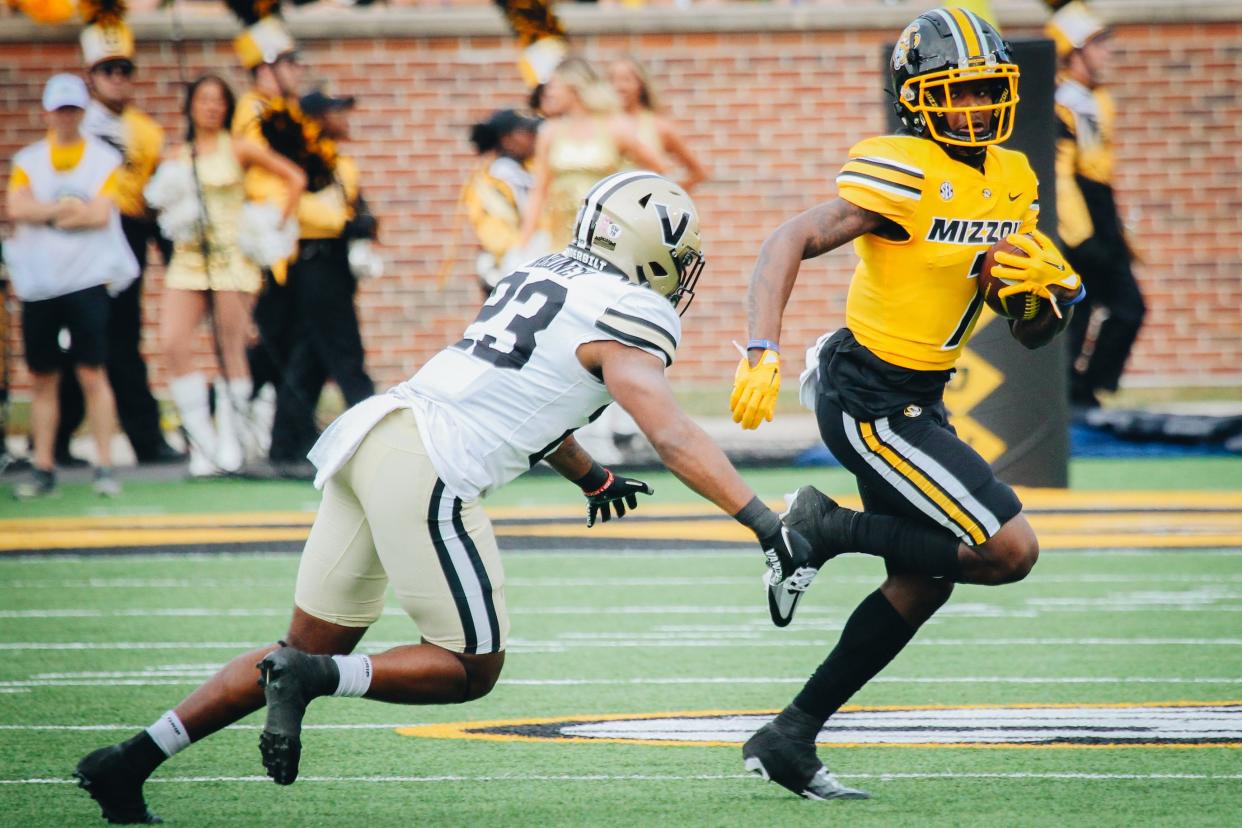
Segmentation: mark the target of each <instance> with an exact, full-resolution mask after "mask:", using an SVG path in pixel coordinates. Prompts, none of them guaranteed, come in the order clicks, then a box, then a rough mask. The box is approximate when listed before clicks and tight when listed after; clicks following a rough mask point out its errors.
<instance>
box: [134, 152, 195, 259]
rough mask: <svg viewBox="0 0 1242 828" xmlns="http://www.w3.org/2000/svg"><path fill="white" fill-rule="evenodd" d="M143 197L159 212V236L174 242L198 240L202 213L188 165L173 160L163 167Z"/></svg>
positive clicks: (147, 187) (143, 192)
mask: <svg viewBox="0 0 1242 828" xmlns="http://www.w3.org/2000/svg"><path fill="white" fill-rule="evenodd" d="M142 194H143V195H144V196H145V197H146V200H147V204H149V205H151V207H152V208H153V209H155V210H158V211H159V217H158V222H159V225H160V232H162V233H163V234H164V236H165V237H166V238H168V239H171V240H173V241H191V240H193V239H196V238H198V236H199V233H200V229H199V220H200V218H201V215H202V209H201V207H200V205H199V201H198V192H197V188H196V187H195V185H194V174H193V173H192V172H191V170H190V165H189V163H187V162H186V161H184V160H182V159H172V160H169V161H165V162H164V163H163V164H160V166H159V169H157V170H156V171H155V175H153V176H151V180H150V181H148V182H147V186H146V187H145V188H144V189H143V191H142Z"/></svg>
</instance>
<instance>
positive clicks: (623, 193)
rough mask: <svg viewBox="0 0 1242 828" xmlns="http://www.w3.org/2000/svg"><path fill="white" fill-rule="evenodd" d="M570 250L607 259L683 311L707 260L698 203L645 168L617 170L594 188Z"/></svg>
mask: <svg viewBox="0 0 1242 828" xmlns="http://www.w3.org/2000/svg"><path fill="white" fill-rule="evenodd" d="M567 252H569V253H570V254H571V255H574V254H578V255H575V256H574V257H575V258H579V259H588V260H589V257H594V258H597V259H603V260H604V261H605V262H607V263H608V264H609V265H612V267H613V268H615V269H617V270H619V271H620V272H621V273H622V274H624V275H625V276H626V277H628V278H629V280H630V281H631V282H634V283H635V284H639V285H646V286H648V287H649V288H651V289H652V290H654V291H655V292H656V293H659V294H660V295H661V296H667V297H668V299H669V301H670V302H672V303H673V306H674V307H678V308H679V311H680V312H681V313H685V312H686V308H688V307H689V306H690V302H691V300H692V299H693V298H694V286H695V283H696V282H698V279H699V274H700V273H702V272H703V264H704V261H705V260H704V258H703V250H702V240H701V238H700V237H699V213H698V210H696V209H695V207H694V202H693V201H691V200H690V196H689V195H687V194H686V191H685V190H683V189H682V188H681V187H679V186H677V185H676V184H674V183H673V182H672V181H669V180H668V179H667V178H665V177H664V176H662V175H657V174H656V173H653V172H649V171H647V170H631V171H629V172H622V173H616V174H615V175H610V176H608V177H607V178H602V179H600V180H599V181H598V182H597V183H596V184H595V186H594V187H592V188H591V191H590V192H589V193H587V196H586V199H585V200H584V201H583V202H582V207H581V208H580V209H579V210H578V220H577V222H576V223H575V225H574V239H573V241H572V242H571V243H570V249H569V251H567ZM581 254H586V255H585V256H584V255H581ZM683 299H684V300H685V304H681V302H682V300H683Z"/></svg>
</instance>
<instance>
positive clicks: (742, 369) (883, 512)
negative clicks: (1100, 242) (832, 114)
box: [730, 8, 1082, 799]
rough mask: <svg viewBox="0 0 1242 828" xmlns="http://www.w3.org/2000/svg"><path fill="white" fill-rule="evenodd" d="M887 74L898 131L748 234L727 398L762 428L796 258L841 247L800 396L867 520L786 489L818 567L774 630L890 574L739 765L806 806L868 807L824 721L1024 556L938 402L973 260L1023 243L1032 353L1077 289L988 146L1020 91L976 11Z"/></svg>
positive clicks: (1011, 156)
mask: <svg viewBox="0 0 1242 828" xmlns="http://www.w3.org/2000/svg"><path fill="white" fill-rule="evenodd" d="M890 71H891V79H892V92H893V94H894V95H895V98H896V100H895V106H896V108H897V112H898V114H899V115H900V117H901V120H902V123H903V124H904V127H905V130H904V133H905V134H902V135H896V136H887V137H881V138H871V139H868V140H865V141H862V142H860V143H858V144H857V145H855V146H854V148H853V149H851V150H850V154H849V160H848V161H847V162H846V163H845V166H844V167H843V168H842V169H841V172H840V174H839V175H838V176H837V189H838V197H837V198H836V199H834V200H832V201H829V202H826V203H824V204H820V205H818V206H816V207H813V208H811V209H810V210H807V211H806V212H804V213H802V214H801V215H799V216H796V217H794V218H792V219H790V220H789V221H787V222H785V223H784V224H783V225H781V226H780V227H779V228H778V229H777V230H776V231H775V232H774V233H773V234H772V235H771V236H770V237H769V238H768V239H767V241H766V242H764V244H763V247H762V249H761V250H760V252H759V259H758V262H757V263H756V265H755V270H754V275H753V276H752V279H751V287H750V296H749V326H750V336H751V337H752V338H751V340H750V344H749V349H748V354H747V356H746V357H744V358H743V359H742V362H741V364H739V366H738V371H737V376H736V379H735V385H734V390H733V397H732V399H731V403H730V404H731V407H732V408H733V417H734V420H735V421H737V422H739V423H741V425H742V427H743V428H756V427H757V426H758V425H759V424H760V423H761V422H762V421H764V420H771V419H772V416H773V413H774V409H775V402H776V391H777V390H778V389H779V386H780V346H779V345H778V344H777V342H778V338H779V335H780V330H781V316H782V314H783V312H784V308H785V304H786V302H787V301H788V299H789V295H790V291H791V290H792V288H793V284H794V281H795V279H796V278H797V275H798V268H799V265H800V262H801V261H802V260H803V259H809V258H812V257H814V256H818V255H820V254H822V253H825V252H827V251H829V250H833V249H835V248H837V247H840V246H841V245H843V244H845V243H846V242H848V241H853V242H854V249H855V251H856V252H857V254H858V257H859V263H858V267H857V269H856V270H855V272H854V276H853V279H852V281H851V282H850V288H849V296H848V299H847V301H846V320H845V321H846V326H845V327H844V328H842V329H840V330H838V331H836V332H834V333H831V334H825V335H824V336H823V337H821V338H820V340H819V341H818V342H817V343H816V344H815V347H814V348H813V349H812V350H811V352H810V353H809V354H808V360H807V362H808V367H809V370H808V371H807V372H806V373H805V374H804V375H803V384H802V389H801V390H802V394H801V397H802V399H803V401H804V402H805V403H806V404H808V405H809V406H813V408H814V410H815V413H816V416H817V419H818V421H819V428H820V433H821V435H822V436H823V439H824V442H825V443H827V445H828V448H829V449H831V451H832V453H833V454H834V455H835V456H836V457H837V459H838V460H840V461H841V463H842V464H843V465H844V466H845V467H846V468H848V469H849V470H850V471H851V472H852V473H853V474H854V476H855V477H856V478H857V480H858V489H859V492H860V494H861V495H862V500H863V506H864V510H863V511H861V512H856V511H853V510H851V509H846V508H843V507H840V506H838V505H837V504H836V503H835V502H834V501H832V500H831V499H830V498H828V497H826V496H825V495H823V494H821V493H820V492H819V491H817V490H816V489H814V488H813V487H811V486H804V487H802V488H800V489H798V491H797V492H795V494H794V496H793V498H792V499H791V502H790V505H789V511H788V512H787V513H786V515H787V519H788V520H789V525H790V526H792V527H794V528H796V529H797V530H798V531H799V532H801V533H802V534H803V536H805V537H806V538H807V539H808V540H810V541H811V543H812V544H813V546H814V547H815V552H816V557H815V558H814V559H813V560H812V561H811V562H810V563H811V565H809V566H808V567H806V568H805V569H803V570H798V571H796V572H794V573H792V574H787V577H786V578H785V580H783V581H777V580H775V579H774V578H771V577H770V578H769V579H768V581H769V586H768V603H769V609H770V611H771V613H772V620H773V622H774V623H776V624H777V625H778V626H784V625H785V624H787V623H789V621H790V620H791V619H792V616H793V611H794V608H795V606H796V604H797V600H798V598H799V597H800V595H801V590H804V589H805V588H806V585H807V583H808V582H809V581H810V579H811V578H813V577H814V576H815V574H816V571H817V569H818V566H821V565H822V564H823V563H825V562H826V561H827V560H829V559H831V558H832V557H833V556H835V555H838V554H841V553H844V552H862V553H866V554H871V555H876V556H879V557H881V558H883V559H884V562H885V565H886V568H887V578H886V579H885V580H884V582H883V584H882V585H881V586H880V588H879V589H877V590H876V591H875V592H873V593H872V594H871V595H869V596H868V597H867V598H866V599H864V600H863V602H862V603H861V604H860V605H859V606H858V608H857V609H856V610H855V611H854V613H853V615H852V616H851V617H850V619H849V620H848V621H847V622H846V625H845V627H844V629H843V630H842V632H841V637H840V641H839V642H838V644H837V646H836V647H835V648H834V649H833V650H832V652H831V653H830V654H829V655H828V658H827V659H826V660H825V661H824V662H823V664H822V665H821V666H820V667H819V669H818V670H817V671H816V672H815V674H814V675H813V676H812V677H811V679H810V680H809V681H808V682H807V684H806V686H805V687H804V688H803V690H802V691H801V692H800V693H799V694H798V695H797V697H796V698H795V699H794V700H793V702H792V703H791V704H790V705H789V706H788V707H786V708H785V709H784V710H783V711H782V712H781V713H780V715H779V716H777V718H776V719H775V720H774V721H773V722H771V723H770V724H768V725H765V726H764V727H763V728H761V729H760V730H759V731H758V732H757V733H755V734H754V736H752V737H751V738H750V740H749V741H747V742H746V744H745V746H744V747H743V749H742V753H743V757H744V759H745V762H746V767H747V769H748V770H751V771H753V772H756V773H759V774H760V775H762V776H763V777H764V778H766V779H770V780H772V781H775V782H777V783H779V784H781V785H782V786H784V787H786V788H788V789H789V790H791V791H793V792H794V793H797V794H800V795H802V796H805V797H807V798H811V799H832V798H863V797H866V794H865V793H863V792H862V791H858V790H854V789H851V788H847V787H845V786H844V785H842V784H841V783H839V782H838V781H837V780H836V779H835V777H833V776H832V774H830V773H829V772H828V771H827V769H826V768H824V766H823V764H822V763H821V762H820V761H819V759H818V757H817V756H816V754H815V738H816V735H817V734H818V733H819V731H820V728H821V727H822V726H823V724H824V722H825V721H826V720H827V719H828V717H829V716H831V715H832V714H833V713H835V712H836V711H837V709H838V708H840V706H841V705H843V704H844V703H845V702H846V700H847V699H849V698H850V697H851V696H852V695H853V694H854V693H855V692H856V691H857V690H858V689H859V688H860V687H862V686H863V685H864V684H865V683H866V682H868V681H869V680H870V679H871V678H872V677H873V676H875V674H876V673H878V672H879V671H880V670H881V669H883V668H884V666H885V665H887V664H888V663H889V662H890V661H891V660H892V659H893V658H894V657H895V656H896V655H897V653H899V652H900V651H901V650H902V648H903V647H905V645H906V644H907V643H908V642H909V641H910V639H911V638H913V636H914V634H915V631H916V630H917V629H918V628H919V626H920V625H922V624H923V622H925V621H926V620H927V619H928V618H930V617H931V615H932V614H933V613H934V612H935V611H936V610H937V609H938V608H939V607H940V606H941V605H942V604H944V602H945V601H946V600H948V598H949V595H950V593H952V591H953V584H954V583H955V582H959V581H960V582H965V583H975V584H1003V583H1010V582H1013V581H1018V580H1021V579H1022V578H1024V577H1025V576H1026V575H1027V573H1028V572H1030V570H1031V567H1032V566H1034V564H1035V560H1036V558H1037V557H1038V554H1039V544H1038V542H1037V540H1036V538H1035V533H1034V532H1033V531H1032V530H1031V527H1030V524H1029V523H1028V522H1027V520H1026V518H1025V517H1024V516H1023V515H1022V504H1021V503H1020V502H1019V501H1018V498H1017V496H1016V495H1015V494H1014V492H1013V491H1012V490H1011V489H1010V488H1009V487H1008V486H1007V485H1005V484H1004V483H1002V482H1000V481H999V480H997V479H996V477H995V476H994V475H993V474H992V470H991V468H990V467H989V466H988V464H987V462H986V461H985V460H984V459H983V458H982V457H980V456H979V455H978V454H977V453H976V452H975V451H974V450H973V449H971V448H970V447H969V446H968V445H966V444H965V443H964V442H962V441H961V440H959V439H958V438H957V436H956V434H955V432H954V431H953V428H952V427H951V426H950V425H949V424H948V421H947V417H946V412H945V408H944V404H943V402H942V395H943V392H944V387H945V384H946V382H947V381H948V379H949V376H950V374H951V373H952V371H953V366H954V363H955V362H956V361H957V358H958V356H959V355H960V353H961V349H962V346H963V345H964V344H965V343H966V341H967V340H968V339H969V338H970V334H971V332H972V331H973V330H974V327H975V323H976V321H977V319H978V316H979V312H980V310H981V306H982V302H981V301H980V299H979V295H978V290H977V289H976V282H977V279H976V277H977V275H978V273H979V269H980V267H981V265H982V262H983V257H984V254H985V252H986V251H987V250H988V248H990V247H991V246H992V245H993V244H995V243H996V242H998V241H1001V240H1003V239H1008V240H1009V241H1010V242H1011V243H1014V244H1017V245H1019V246H1020V247H1022V248H1023V250H1024V251H1025V253H1026V254H1027V255H1026V256H1019V255H1016V254H1015V255H1009V254H1006V253H998V254H997V261H998V267H997V268H996V269H995V270H994V272H993V275H998V276H999V275H1003V276H1004V277H1005V278H1006V279H1012V280H1013V281H1014V282H1015V283H1016V285H1017V286H1016V287H1015V288H1014V289H1015V290H1017V291H1022V292H1031V293H1036V294H1039V295H1041V296H1053V297H1055V300H1056V303H1057V304H1056V305H1053V304H1052V303H1051V302H1050V303H1048V304H1047V305H1046V312H1044V313H1043V314H1041V316H1039V317H1037V318H1036V319H1035V320H1033V321H1032V322H1030V323H1011V329H1012V331H1013V334H1014V336H1015V337H1016V338H1018V339H1019V340H1020V341H1021V342H1023V344H1025V345H1027V346H1028V347H1038V346H1039V345H1041V344H1043V343H1045V342H1047V341H1048V340H1050V339H1051V338H1052V336H1053V335H1054V334H1056V333H1057V332H1058V331H1059V330H1061V329H1062V328H1064V326H1065V324H1066V322H1067V321H1068V319H1069V317H1070V316H1071V307H1070V306H1071V305H1072V304H1073V303H1074V302H1076V301H1078V300H1079V299H1081V297H1082V289H1081V280H1079V279H1078V277H1077V275H1076V274H1074V273H1073V271H1072V269H1071V268H1069V267H1068V266H1067V265H1066V264H1065V262H1064V260H1063V259H1062V258H1061V256H1060V254H1059V253H1057V250H1056V248H1055V247H1054V246H1053V245H1052V243H1051V242H1050V241H1049V239H1048V238H1047V237H1045V236H1043V235H1042V234H1040V233H1039V232H1038V231H1037V230H1036V229H1035V222H1036V218H1037V216H1038V212H1039V198H1038V194H1037V188H1038V185H1037V182H1036V179H1035V175H1034V173H1033V172H1032V171H1031V168H1030V165H1029V164H1028V163H1027V160H1026V158H1025V156H1023V155H1022V154H1021V153H1018V152H1013V151H1010V150H1005V149H1002V148H1000V147H999V146H998V144H1000V143H1001V142H1002V141H1004V140H1005V139H1007V138H1008V137H1009V135H1010V134H1011V133H1012V131H1013V127H1014V109H1015V105H1016V103H1017V99H1018V83H1017V82H1018V67H1017V66H1016V65H1014V64H1013V62H1012V60H1011V58H1010V52H1009V46H1008V44H1006V43H1005V42H1004V41H1003V40H1001V38H1000V35H999V34H997V32H996V30H995V29H994V28H992V26H991V25H989V24H988V23H987V22H986V21H984V20H983V19H981V18H980V17H978V16H977V15H975V14H973V13H972V12H969V11H966V10H963V9H959V8H941V9H933V10H931V11H928V12H926V13H924V14H922V15H920V16H919V17H918V18H917V19H915V21H914V22H913V23H911V24H910V25H909V26H907V27H906V29H905V30H904V31H903V32H902V33H901V37H900V38H899V40H898V43H897V46H896V48H895V49H894V51H893V55H892V60H891V62H890ZM1058 306H1059V307H1058ZM1054 308H1055V309H1056V311H1057V312H1054Z"/></svg>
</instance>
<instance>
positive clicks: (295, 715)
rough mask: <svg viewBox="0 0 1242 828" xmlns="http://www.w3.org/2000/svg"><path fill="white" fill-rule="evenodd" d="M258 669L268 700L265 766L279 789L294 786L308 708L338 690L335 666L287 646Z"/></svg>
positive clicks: (326, 659) (263, 741)
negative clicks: (303, 719) (317, 699)
mask: <svg viewBox="0 0 1242 828" xmlns="http://www.w3.org/2000/svg"><path fill="white" fill-rule="evenodd" d="M325 662H326V664H325ZM256 666H257V667H258V668H259V686H260V687H262V688H263V696H264V698H265V699H266V700H267V721H266V723H264V725H263V733H262V734H261V735H260V736H259V752H260V753H261V754H263V766H264V767H265V768H267V775H268V776H270V777H272V779H273V780H274V781H275V782H276V784H277V785H292V784H293V782H294V780H296V779H297V778H298V762H299V761H300V760H301V758H302V717H303V716H305V715H306V705H307V704H309V703H310V701H311V699H314V698H318V697H319V696H322V695H324V694H325V693H327V692H329V691H330V689H331V687H335V684H334V683H333V679H332V678H331V675H330V671H332V670H333V668H334V665H333V664H332V660H331V658H330V657H328V656H319V655H309V654H307V653H304V652H302V651H301V650H297V649H294V648H293V647H289V646H287V645H286V646H283V647H281V648H280V649H279V650H276V651H274V652H271V653H269V654H268V655H267V656H266V657H264V659H263V660H262V661H260V662H259V663H258V664H257V665H256ZM329 685H331V687H329Z"/></svg>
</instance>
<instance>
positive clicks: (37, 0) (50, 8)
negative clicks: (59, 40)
mask: <svg viewBox="0 0 1242 828" xmlns="http://www.w3.org/2000/svg"><path fill="white" fill-rule="evenodd" d="M15 5H16V6H17V8H18V10H19V11H21V13H22V14H24V15H26V16H27V17H29V18H30V19H31V20H33V21H34V22H36V23H45V24H48V25H55V24H56V23H64V22H65V21H66V20H69V19H70V18H71V17H73V16H74V14H76V13H77V11H78V6H77V3H75V2H74V0H17V3H16V4H15Z"/></svg>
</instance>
